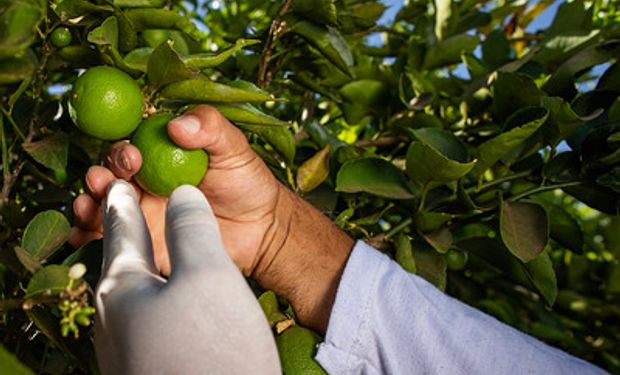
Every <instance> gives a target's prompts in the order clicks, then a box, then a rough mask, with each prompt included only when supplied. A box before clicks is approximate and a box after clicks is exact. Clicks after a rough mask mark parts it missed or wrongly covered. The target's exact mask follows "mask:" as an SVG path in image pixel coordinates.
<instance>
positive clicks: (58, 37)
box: [50, 27, 73, 48]
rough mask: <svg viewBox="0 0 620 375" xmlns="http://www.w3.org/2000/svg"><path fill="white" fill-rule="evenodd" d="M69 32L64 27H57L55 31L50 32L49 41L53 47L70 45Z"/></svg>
mask: <svg viewBox="0 0 620 375" xmlns="http://www.w3.org/2000/svg"><path fill="white" fill-rule="evenodd" d="M72 39H73V38H72V37H71V31H69V29H67V28H66V27H59V28H57V29H56V30H54V31H52V35H51V37H50V40H51V42H52V44H53V45H54V47H58V48H63V47H66V46H68V45H69V44H71V40H72Z"/></svg>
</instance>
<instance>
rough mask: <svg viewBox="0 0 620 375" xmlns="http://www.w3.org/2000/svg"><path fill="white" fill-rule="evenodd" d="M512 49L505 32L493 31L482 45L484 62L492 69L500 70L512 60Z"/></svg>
mask: <svg viewBox="0 0 620 375" xmlns="http://www.w3.org/2000/svg"><path fill="white" fill-rule="evenodd" d="M511 55H512V49H511V48H510V42H509V41H508V38H506V35H505V34H504V32H503V31H500V30H493V31H491V33H489V35H488V36H487V38H486V39H485V41H484V42H483V43H482V61H484V62H485V63H486V64H487V65H488V66H489V67H491V69H495V68H498V67H500V66H502V65H504V64H506V63H507V62H509V61H510V60H511V57H512V56H511Z"/></svg>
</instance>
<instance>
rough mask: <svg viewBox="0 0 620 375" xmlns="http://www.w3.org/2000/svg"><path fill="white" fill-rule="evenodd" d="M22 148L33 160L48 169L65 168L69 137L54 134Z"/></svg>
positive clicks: (25, 144)
mask: <svg viewBox="0 0 620 375" xmlns="http://www.w3.org/2000/svg"><path fill="white" fill-rule="evenodd" d="M22 147H23V148H24V150H25V151H26V152H27V153H28V154H29V155H30V156H32V158H33V159H34V160H36V161H37V162H38V163H40V164H41V165H43V166H45V167H47V168H49V169H61V168H65V167H66V166H67V157H68V155H69V137H67V135H66V134H65V133H63V132H57V133H54V134H52V135H50V136H48V137H47V138H45V139H42V140H40V141H37V142H29V143H24V144H22Z"/></svg>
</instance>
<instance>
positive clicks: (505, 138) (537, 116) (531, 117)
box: [471, 107, 549, 177]
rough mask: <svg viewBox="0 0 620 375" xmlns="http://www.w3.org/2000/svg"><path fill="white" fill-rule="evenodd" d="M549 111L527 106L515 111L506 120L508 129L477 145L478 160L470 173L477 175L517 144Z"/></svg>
mask: <svg viewBox="0 0 620 375" xmlns="http://www.w3.org/2000/svg"><path fill="white" fill-rule="evenodd" d="M548 116H549V111H547V110H546V109H544V108H541V107H528V108H523V109H522V110H520V111H518V112H516V113H515V114H514V115H513V116H512V117H511V118H509V119H508V121H506V123H507V124H510V127H511V128H510V130H508V131H506V132H504V133H501V134H499V135H497V136H496V137H494V138H492V139H489V140H488V141H486V142H484V143H483V144H481V145H480V146H479V147H478V162H477V163H476V165H475V166H474V167H473V168H472V170H471V175H472V176H474V177H478V176H480V175H482V174H483V173H484V172H485V171H486V170H487V169H489V168H490V167H492V166H493V165H494V164H495V163H496V162H497V161H498V160H500V159H501V158H502V156H504V155H506V154H507V153H508V152H509V151H510V150H512V149H514V148H515V147H517V146H519V145H520V144H521V143H523V142H524V141H525V140H526V139H527V138H528V137H529V136H531V135H532V134H534V132H535V131H536V130H538V128H540V126H541V125H542V124H544V123H545V121H546V120H547V117H548Z"/></svg>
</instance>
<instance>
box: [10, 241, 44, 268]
mask: <svg viewBox="0 0 620 375" xmlns="http://www.w3.org/2000/svg"><path fill="white" fill-rule="evenodd" d="M15 256H17V259H19V262H20V263H21V264H22V266H24V268H25V269H27V270H28V272H30V273H35V272H37V271H38V270H40V269H41V268H43V266H42V265H41V262H39V260H38V259H37V258H35V257H34V255H32V254H30V253H29V252H28V251H26V250H24V249H22V248H21V247H19V246H15Z"/></svg>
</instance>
